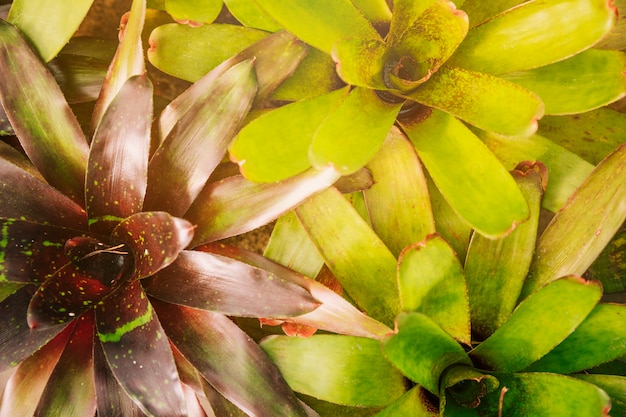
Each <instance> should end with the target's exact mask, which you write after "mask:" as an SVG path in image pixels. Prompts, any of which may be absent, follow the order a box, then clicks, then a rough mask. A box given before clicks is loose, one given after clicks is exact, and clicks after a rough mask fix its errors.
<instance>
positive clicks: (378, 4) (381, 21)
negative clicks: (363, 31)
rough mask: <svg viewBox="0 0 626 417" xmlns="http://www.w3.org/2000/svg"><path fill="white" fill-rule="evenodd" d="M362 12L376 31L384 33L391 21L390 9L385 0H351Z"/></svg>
mask: <svg viewBox="0 0 626 417" xmlns="http://www.w3.org/2000/svg"><path fill="white" fill-rule="evenodd" d="M351 1H352V3H353V4H354V5H355V6H356V7H357V8H358V9H359V10H360V11H361V13H363V15H364V16H365V18H366V19H367V20H369V21H370V22H372V25H373V26H374V28H376V30H377V31H378V33H386V32H387V29H388V28H389V22H390V21H391V10H390V9H389V4H388V3H387V1H386V0H351Z"/></svg>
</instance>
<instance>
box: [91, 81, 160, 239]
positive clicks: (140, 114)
mask: <svg viewBox="0 0 626 417" xmlns="http://www.w3.org/2000/svg"><path fill="white" fill-rule="evenodd" d="M151 123H152V85H151V83H150V81H149V80H148V79H147V78H146V77H145V76H137V77H131V78H130V79H129V80H128V81H127V82H126V83H125V84H124V85H123V86H122V88H121V89H120V92H119V93H118V95H117V96H116V97H115V98H114V99H113V101H112V102H111V104H110V105H109V107H108V108H107V110H106V111H105V113H104V116H103V117H102V120H101V122H100V124H99V125H98V128H97V130H96V132H95V134H94V138H93V141H92V143H91V148H90V152H89V162H88V165H87V179H86V187H85V195H86V203H87V213H88V215H89V228H90V230H92V231H94V232H97V233H102V234H103V235H108V234H110V233H111V231H112V230H113V228H115V226H116V225H117V224H118V223H119V222H120V221H121V220H122V219H124V218H126V217H128V216H130V215H132V214H135V213H137V212H139V211H140V210H141V207H142V204H143V198H144V195H145V192H146V179H147V176H148V153H149V151H150V125H151Z"/></svg>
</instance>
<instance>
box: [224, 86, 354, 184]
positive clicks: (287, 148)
mask: <svg viewBox="0 0 626 417" xmlns="http://www.w3.org/2000/svg"><path fill="white" fill-rule="evenodd" d="M347 92H348V90H347V89H340V90H336V91H334V92H332V93H329V94H325V95H322V96H319V97H315V98H312V99H309V100H304V101H299V102H296V103H292V104H289V105H286V106H283V107H280V108H278V109H276V110H273V111H271V112H268V113H265V114H264V115H262V116H260V117H259V118H257V119H255V120H253V121H252V122H250V123H248V124H247V125H246V126H244V127H243V128H242V129H241V131H240V132H239V134H238V135H237V137H236V139H235V140H234V142H233V143H232V145H231V146H230V148H229V151H230V156H231V159H233V160H234V161H235V162H237V163H238V164H239V166H240V168H241V171H242V173H243V175H244V176H245V177H246V178H248V179H250V180H251V181H259V182H260V181H262V182H274V181H280V180H282V179H285V178H288V177H291V176H293V175H295V174H298V173H300V172H303V171H305V170H306V169H307V168H309V167H310V166H311V162H310V161H309V147H310V145H311V141H312V140H313V136H314V135H315V132H316V131H317V129H318V128H319V126H320V125H321V124H322V122H323V121H324V120H325V119H326V118H327V117H328V115H329V114H330V113H331V112H332V111H333V109H335V108H336V107H337V106H339V105H340V103H342V102H343V101H344V100H345V99H346V95H347ZM268 131H271V132H272V134H271V135H267V132H268ZM346 147H347V146H346Z"/></svg>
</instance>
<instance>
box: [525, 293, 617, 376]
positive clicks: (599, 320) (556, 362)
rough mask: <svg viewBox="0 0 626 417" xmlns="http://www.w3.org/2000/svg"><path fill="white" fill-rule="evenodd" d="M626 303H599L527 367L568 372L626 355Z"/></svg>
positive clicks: (537, 369) (534, 369)
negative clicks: (572, 329) (559, 340)
mask: <svg viewBox="0 0 626 417" xmlns="http://www.w3.org/2000/svg"><path fill="white" fill-rule="evenodd" d="M625 320H626V306H624V305H619V304H598V305H597V306H596V308H595V309H594V310H593V311H592V312H591V313H590V314H589V316H588V317H587V318H586V319H585V321H583V322H582V323H581V324H580V326H578V327H577V328H576V330H574V332H573V333H572V334H571V335H569V336H568V337H567V339H565V340H564V341H563V342H561V343H560V344H559V345H558V346H556V347H555V348H554V349H552V350H551V351H550V352H549V353H548V354H547V355H546V356H544V357H543V358H541V359H539V361H537V362H535V363H534V364H532V365H531V366H530V367H528V368H527V369H526V370H528V371H532V372H534V371H542V372H554V373H559V374H569V373H573V372H579V371H582V370H585V369H589V368H593V367H594V366H597V365H600V364H602V363H606V362H609V361H612V360H614V359H617V358H620V357H622V356H624V355H626V328H625V326H624V323H626V321H625Z"/></svg>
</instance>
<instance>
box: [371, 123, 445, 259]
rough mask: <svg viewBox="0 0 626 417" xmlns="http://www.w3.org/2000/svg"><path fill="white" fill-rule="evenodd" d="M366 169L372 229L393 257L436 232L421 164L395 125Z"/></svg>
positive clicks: (413, 149)
mask: <svg viewBox="0 0 626 417" xmlns="http://www.w3.org/2000/svg"><path fill="white" fill-rule="evenodd" d="M366 168H367V169H368V170H369V171H370V172H371V173H372V176H373V181H374V183H373V184H372V186H371V187H369V188H367V189H366V190H364V191H363V196H364V197H365V203H366V205H367V212H368V214H369V218H370V220H371V223H372V228H373V229H374V231H376V234H377V235H378V236H379V237H380V238H381V240H382V241H383V242H385V245H386V246H387V247H388V248H389V250H391V252H392V253H393V254H394V255H395V256H398V255H399V254H400V252H401V251H402V249H404V248H405V247H407V246H409V245H410V244H412V243H415V242H419V241H421V240H423V239H424V238H425V237H426V235H428V234H431V233H434V232H435V221H434V218H433V214H432V210H431V204H430V199H429V194H428V186H427V184H426V178H425V176H424V172H423V169H422V165H421V163H420V161H419V158H418V157H417V154H416V152H415V147H414V146H413V145H412V144H411V142H410V141H408V140H407V139H406V137H405V136H404V135H403V134H402V132H401V131H400V130H399V129H398V128H396V127H393V128H392V129H391V131H390V132H389V134H388V135H387V138H386V139H385V142H384V143H383V146H382V148H381V149H380V151H378V153H377V154H376V155H375V156H374V158H372V159H371V160H370V161H369V163H368V164H367V166H366Z"/></svg>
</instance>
